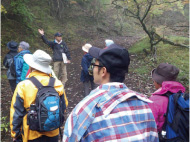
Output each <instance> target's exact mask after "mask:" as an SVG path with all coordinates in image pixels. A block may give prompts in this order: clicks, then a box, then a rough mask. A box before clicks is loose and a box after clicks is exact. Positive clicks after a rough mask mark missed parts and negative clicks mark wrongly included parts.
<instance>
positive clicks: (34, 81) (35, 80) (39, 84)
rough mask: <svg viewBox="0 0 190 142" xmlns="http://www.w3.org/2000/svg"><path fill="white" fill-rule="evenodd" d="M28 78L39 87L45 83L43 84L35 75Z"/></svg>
mask: <svg viewBox="0 0 190 142" xmlns="http://www.w3.org/2000/svg"><path fill="white" fill-rule="evenodd" d="M28 80H30V81H32V83H33V84H34V85H35V86H36V87H37V88H38V89H40V88H41V87H43V85H42V84H41V83H40V82H39V81H38V80H37V79H36V78H35V77H31V78H28Z"/></svg>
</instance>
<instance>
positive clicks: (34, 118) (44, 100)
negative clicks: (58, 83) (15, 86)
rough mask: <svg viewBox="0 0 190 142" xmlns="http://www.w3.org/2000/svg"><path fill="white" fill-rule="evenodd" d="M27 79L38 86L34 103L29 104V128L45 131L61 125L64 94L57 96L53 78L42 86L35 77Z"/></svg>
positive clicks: (64, 107)
mask: <svg viewBox="0 0 190 142" xmlns="http://www.w3.org/2000/svg"><path fill="white" fill-rule="evenodd" d="M29 80H30V81H32V83H33V84H34V85H35V86H36V87H37V88H38V92H37V95H36V101H35V104H31V106H30V110H29V111H28V115H27V124H28V125H29V129H30V130H35V131H39V132H47V131H52V130H55V129H57V128H59V127H61V125H62V124H63V121H64V116H63V115H64V110H65V109H66V106H65V101H64V95H62V96H59V94H58V92H57V91H56V90H55V89H54V82H55V78H53V77H51V78H50V81H49V84H48V85H47V86H43V85H42V84H41V83H40V82H39V81H38V80H37V79H36V78H35V77H31V78H29Z"/></svg>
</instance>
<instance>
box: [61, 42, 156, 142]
mask: <svg viewBox="0 0 190 142" xmlns="http://www.w3.org/2000/svg"><path fill="white" fill-rule="evenodd" d="M88 52H89V54H90V55H91V56H92V57H94V58H96V61H95V63H94V64H93V76H94V82H95V83H96V84H99V86H98V87H97V88H96V89H94V90H92V91H91V92H90V94H89V95H88V96H86V97H85V98H84V99H83V100H82V101H81V102H79V104H78V105H77V106H76V107H75V108H74V109H73V111H72V112H71V114H70V115H69V117H68V118H67V120H66V124H65V127H64V136H63V142H66V141H68V142H73V141H80V142H90V141H122V142H128V141H130V142H131V141H146V142H158V141H159V140H158V134H157V127H156V122H155V119H154V116H153V114H152V111H151V109H150V108H149V106H148V103H150V102H151V101H150V100H149V99H148V98H146V97H145V95H143V94H140V93H137V92H135V91H133V90H130V89H129V88H128V87H127V86H126V85H125V84H124V83H123V81H124V80H125V74H126V73H127V72H128V67H129V64H130V58H129V53H128V51H127V50H126V49H125V48H123V47H121V46H119V45H116V44H112V45H110V46H109V48H106V49H100V48H97V47H93V46H89V47H88Z"/></svg>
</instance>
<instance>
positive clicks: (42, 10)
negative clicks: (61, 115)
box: [1, 0, 189, 142]
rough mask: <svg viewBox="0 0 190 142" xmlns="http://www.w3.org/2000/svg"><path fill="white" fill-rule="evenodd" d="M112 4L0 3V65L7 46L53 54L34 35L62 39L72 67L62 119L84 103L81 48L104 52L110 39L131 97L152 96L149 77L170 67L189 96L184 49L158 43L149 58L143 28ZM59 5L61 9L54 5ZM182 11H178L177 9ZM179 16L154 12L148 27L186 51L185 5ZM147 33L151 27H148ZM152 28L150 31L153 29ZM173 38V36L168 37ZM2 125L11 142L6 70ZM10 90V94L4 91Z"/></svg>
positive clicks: (79, 0) (93, 0)
mask: <svg viewBox="0 0 190 142" xmlns="http://www.w3.org/2000/svg"><path fill="white" fill-rule="evenodd" d="M112 1H113V0H101V1H99V0H85V1H84V0H76V1H74V0H57V1H55V0H32V1H29V0H21V1H20V0H18V1H12V0H6V1H2V5H3V6H4V9H2V10H1V20H2V21H1V23H2V25H1V63H2V61H3V58H4V56H5V54H6V53H7V51H8V49H7V47H6V43H7V42H8V41H10V40H14V41H16V42H20V41H26V42H28V43H29V44H30V46H31V48H30V50H31V51H32V52H34V51H35V50H37V49H42V50H45V51H46V52H48V53H49V54H52V50H51V49H50V48H47V46H46V45H45V44H44V43H43V42H42V40H41V38H40V35H39V33H38V31H37V29H38V28H42V29H44V31H45V35H46V36H47V38H48V39H49V40H53V38H54V33H56V32H57V31H59V32H61V33H63V39H64V40H65V41H66V43H67V44H68V47H69V49H70V52H71V56H72V60H71V61H72V63H71V64H70V65H68V72H69V75H68V79H69V80H68V82H67V84H66V86H65V88H66V94H67V97H68V99H69V106H68V109H67V113H66V117H67V116H68V114H69V113H70V112H71V110H72V109H73V107H75V105H76V104H77V103H78V102H79V101H80V100H81V99H83V95H82V94H83V90H82V89H81V88H82V87H83V85H82V83H81V82H80V70H81V67H80V62H81V58H82V56H83V52H82V50H81V46H82V45H83V44H85V43H86V42H88V43H91V44H92V45H95V46H98V47H101V48H103V47H104V46H105V45H104V40H105V39H107V38H108V39H113V40H114V42H115V43H117V44H120V45H122V46H124V47H125V48H127V49H129V52H130V55H131V64H130V69H129V74H127V75H126V80H125V82H124V83H125V84H127V86H128V87H129V88H131V89H133V90H135V91H139V92H142V93H144V94H146V95H150V94H151V93H152V92H153V91H154V87H153V84H152V80H151V77H150V71H151V70H152V69H153V68H155V67H156V66H157V65H158V64H159V63H161V62H168V63H171V64H174V65H176V66H177V67H179V68H180V74H179V81H180V82H182V83H183V84H184V85H185V87H186V89H187V92H188V91H189V79H188V77H189V53H188V50H189V49H188V48H184V47H180V46H173V45H168V44H166V43H164V42H160V43H159V44H157V45H156V49H157V52H156V56H157V58H156V59H155V58H153V57H152V54H150V43H149V39H148V38H147V34H146V33H145V32H144V31H143V28H142V25H140V23H139V22H138V21H137V20H135V19H134V18H130V17H127V16H123V15H122V14H123V13H122V12H121V11H120V9H117V7H115V6H113V5H111V2H112ZM57 2H60V3H57ZM180 6H181V5H180ZM182 6H184V7H183V8H181V9H180V10H181V11H175V10H173V9H172V8H170V7H168V8H167V9H166V10H164V8H165V7H161V9H162V11H159V10H160V9H155V10H154V11H153V12H152V13H153V15H154V14H155V13H161V14H160V15H156V14H155V15H154V16H152V14H151V15H148V17H147V19H146V24H147V25H149V26H150V25H151V24H152V25H153V26H154V29H153V30H154V31H156V32H157V33H158V34H159V35H161V36H163V37H166V38H167V39H171V41H173V42H175V43H179V44H185V45H189V39H188V36H189V33H188V31H189V27H188V26H187V25H189V23H188V22H189V17H188V14H187V13H188V12H187V11H188V10H189V7H188V6H187V4H184V5H182ZM150 27H151V26H150ZM151 28H152V27H151ZM171 35H172V36H171ZM1 68H2V72H1V79H2V81H1V82H2V85H1V92H2V93H1V104H2V108H1V112H2V116H1V120H2V124H3V125H2V126H3V127H1V128H2V131H1V134H2V135H1V137H2V141H4V142H9V141H10V140H11V138H10V129H9V107H10V102H11V98H12V93H11V90H10V89H9V84H8V80H7V79H6V69H4V68H3V65H2V64H1ZM7 88H8V89H7Z"/></svg>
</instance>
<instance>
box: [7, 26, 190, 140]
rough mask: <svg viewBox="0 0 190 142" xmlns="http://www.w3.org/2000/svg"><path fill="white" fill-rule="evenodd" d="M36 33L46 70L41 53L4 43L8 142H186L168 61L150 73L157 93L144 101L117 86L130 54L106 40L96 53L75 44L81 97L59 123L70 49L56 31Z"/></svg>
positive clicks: (182, 104)
mask: <svg viewBox="0 0 190 142" xmlns="http://www.w3.org/2000/svg"><path fill="white" fill-rule="evenodd" d="M38 31H39V33H40V34H41V37H42V40H43V41H44V43H46V44H47V45H48V46H49V47H51V48H52V50H53V62H54V64H53V66H54V68H53V70H52V68H51V66H50V64H51V62H52V58H51V56H50V55H49V54H47V53H46V52H45V51H43V50H37V51H35V52H34V53H33V54H31V52H30V51H29V47H30V46H29V44H28V43H27V42H24V41H22V42H20V43H19V44H17V43H16V42H14V41H11V42H8V43H7V47H8V48H9V49H10V51H9V52H8V54H7V55H6V56H5V59H4V61H3V64H4V66H5V67H7V68H8V71H7V78H8V80H9V82H10V86H11V89H12V91H13V92H14V94H13V97H12V101H11V108H10V128H11V137H12V138H13V141H14V142H19V141H23V142H58V140H59V136H61V141H63V142H75V141H87V142H91V141H97V142H98V141H99V142H104V141H110V142H113V141H114V142H115V141H122V142H158V141H160V142H167V141H168V142H172V141H173V142H174V141H175V142H177V141H178V142H182V141H184V142H185V141H189V115H188V113H189V95H188V94H185V87H184V86H183V85H182V84H181V83H179V82H177V81H176V79H177V76H178V74H179V69H178V68H177V67H176V66H174V65H171V64H168V63H161V64H159V65H158V67H156V68H155V69H153V70H152V72H151V77H152V80H153V83H154V86H155V89H156V91H155V92H154V93H153V94H152V96H151V97H150V98H147V96H145V95H143V94H141V93H137V92H135V91H133V90H131V89H129V88H128V87H127V86H126V85H125V84H124V83H123V81H124V80H125V76H126V73H128V69H129V64H130V56H129V52H128V50H127V49H126V48H123V47H121V46H120V45H117V44H115V43H114V42H113V41H112V40H105V48H103V49H101V48H98V47H95V46H92V45H91V44H85V45H84V46H82V50H83V51H84V56H83V57H82V60H81V67H82V71H81V81H82V82H83V84H84V99H83V100H81V101H80V102H79V103H78V104H77V105H76V106H75V108H74V109H73V110H72V112H71V113H70V115H69V116H68V118H67V119H66V121H65V124H64V113H65V111H66V108H67V106H68V105H69V104H68V100H67V97H66V93H65V90H64V86H65V83H66V81H67V71H66V64H67V63H70V62H71V61H70V60H71V57H70V53H69V49H68V47H67V45H66V43H65V42H64V41H63V40H62V34H61V33H56V34H55V40H54V41H48V40H47V39H46V38H45V36H44V31H43V30H41V29H39V30H38ZM17 51H18V52H19V53H17ZM64 56H66V58H67V63H65V62H64V61H63V60H64V59H63V58H64ZM12 68H14V69H12ZM12 70H14V71H15V75H14V73H12V72H13V71H12ZM59 74H60V75H59ZM90 85H91V90H92V91H90V89H89V88H90ZM63 124H64V127H63V128H64V130H63V133H62V132H61V131H60V129H61V127H62V126H63Z"/></svg>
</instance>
